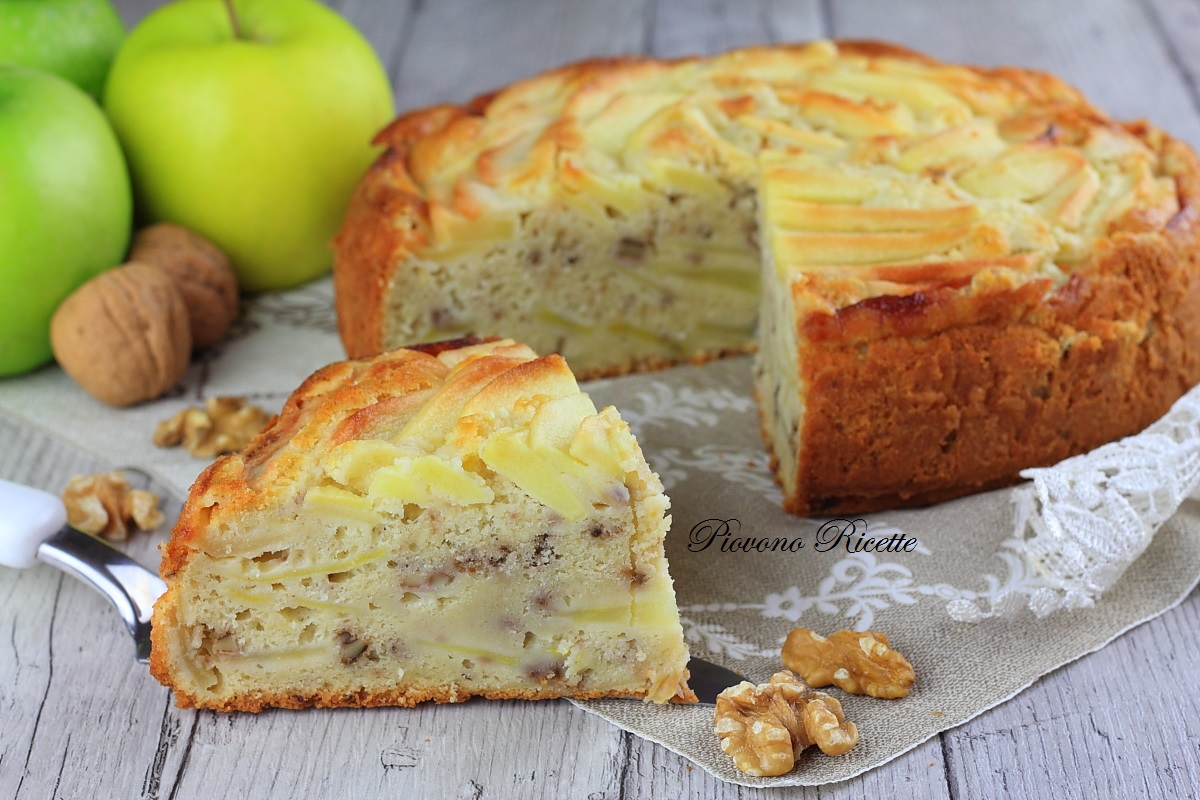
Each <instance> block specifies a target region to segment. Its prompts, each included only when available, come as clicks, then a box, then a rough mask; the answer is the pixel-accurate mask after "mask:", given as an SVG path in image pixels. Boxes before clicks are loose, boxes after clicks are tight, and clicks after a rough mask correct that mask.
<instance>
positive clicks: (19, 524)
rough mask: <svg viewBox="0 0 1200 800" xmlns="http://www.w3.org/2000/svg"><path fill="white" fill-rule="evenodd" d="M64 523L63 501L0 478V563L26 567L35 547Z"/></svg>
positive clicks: (34, 555)
mask: <svg viewBox="0 0 1200 800" xmlns="http://www.w3.org/2000/svg"><path fill="white" fill-rule="evenodd" d="M66 524H67V509H66V508H65V507H64V506H63V503H62V500H60V499H58V498H57V497H55V496H54V495H52V494H50V493H49V492H43V491H42V490H41V489H34V488H32V487H29V486H22V485H21V484H19V483H12V482H11V481H5V480H0V564H3V565H4V566H6V567H15V568H17V569H25V568H27V567H32V566H33V565H34V564H36V563H37V561H38V557H37V555H38V547H40V546H41V544H42V542H44V541H46V540H47V539H49V538H50V537H52V536H54V534H56V533H58V532H59V530H60V529H61V528H62V527H63V526H64V525H66Z"/></svg>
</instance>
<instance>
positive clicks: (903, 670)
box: [783, 628, 916, 700]
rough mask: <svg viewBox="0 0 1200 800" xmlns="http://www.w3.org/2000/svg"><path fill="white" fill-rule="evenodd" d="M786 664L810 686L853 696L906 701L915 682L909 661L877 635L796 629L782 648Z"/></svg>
mask: <svg viewBox="0 0 1200 800" xmlns="http://www.w3.org/2000/svg"><path fill="white" fill-rule="evenodd" d="M783 664H784V666H786V667H787V668H788V669H790V670H792V671H793V672H795V673H796V674H798V675H799V676H800V677H802V678H803V679H804V680H805V681H807V682H808V684H809V685H811V686H818V687H819V686H829V685H830V684H833V685H834V686H836V687H838V688H839V689H841V690H842V691H843V692H849V693H850V694H866V695H870V696H871V697H879V698H884V699H889V700H891V699H895V698H898V697H907V696H908V690H909V689H910V688H911V687H912V685H913V682H914V681H915V680H916V672H914V670H913V668H912V664H910V663H908V659H906V658H905V657H904V656H902V655H901V654H900V653H898V652H897V651H895V650H893V649H892V648H891V647H890V646H889V644H888V638H887V637H886V636H884V635H883V634H882V633H879V632H878V631H863V632H860V631H849V630H843V631H838V632H837V633H835V634H832V635H830V636H829V637H824V636H821V635H820V634H817V633H814V632H813V631H810V630H808V629H807V628H796V629H795V630H794V631H792V632H791V633H789V634H788V637H787V641H786V642H784V645H783Z"/></svg>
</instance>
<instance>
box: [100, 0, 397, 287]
mask: <svg viewBox="0 0 1200 800" xmlns="http://www.w3.org/2000/svg"><path fill="white" fill-rule="evenodd" d="M104 106H105V109H106V110H107V111H108V114H109V117H110V118H111V119H112V122H113V126H114V127H115V128H116V131H117V135H118V136H119V137H120V139H121V143H122V144H123V145H124V147H125V153H126V156H127V157H128V159H129V164H130V171H131V172H132V175H133V185H134V197H135V202H136V204H137V206H138V210H139V214H140V215H141V216H144V217H146V220H147V221H152V222H158V221H167V222H175V223H178V224H181V225H184V226H186V227H189V228H192V229H193V230H195V231H197V232H198V233H200V234H201V235H203V236H205V237H207V238H209V239H211V240H212V241H213V242H215V243H216V244H217V245H219V246H220V247H221V248H222V249H224V250H225V252H226V253H228V254H229V256H230V260H231V262H232V263H233V267H234V271H235V272H236V273H237V275H238V279H239V282H240V284H241V286H242V288H243V289H244V290H248V291H261V290H266V289H279V288H285V287H288V286H293V285H296V284H299V283H303V282H305V281H308V280H310V279H312V278H314V277H317V276H318V275H321V274H322V273H324V272H325V271H327V270H328V269H329V267H330V265H331V263H332V259H333V256H332V251H331V249H330V244H329V242H330V240H331V239H332V238H333V235H334V233H335V232H336V231H337V228H338V226H339V225H340V223H341V219H342V216H343V214H344V213H345V208H346V204H347V203H348V202H349V199H350V195H351V193H352V191H353V188H354V185H355V184H356V183H357V181H358V179H359V178H360V177H361V176H362V173H363V171H364V170H365V169H366V168H367V166H368V165H369V164H370V163H371V161H372V159H373V158H374V156H375V155H376V150H375V148H373V146H372V145H371V138H372V137H373V135H374V134H375V132H376V131H377V130H378V129H379V128H380V127H382V126H383V125H384V124H385V123H386V122H387V121H388V120H389V119H390V118H391V116H392V113H393V108H392V94H391V89H390V87H389V84H388V79H387V75H386V74H385V72H384V70H383V67H382V66H381V65H380V63H379V59H378V58H377V57H376V56H375V53H374V51H372V49H371V46H370V45H369V44H368V43H367V41H366V40H365V39H364V38H363V37H362V35H361V34H360V33H359V32H358V31H357V30H355V29H354V27H353V26H351V25H350V24H349V23H348V22H346V21H345V20H344V19H342V18H341V17H340V16H338V15H337V14H336V13H335V12H333V11H331V10H330V9H328V8H326V7H324V6H322V5H320V4H319V3H317V2H315V1H314V0H178V2H175V3H171V4H170V5H167V6H164V7H162V8H160V9H159V10H157V11H155V12H154V13H153V14H151V15H150V16H148V17H147V18H146V19H144V20H143V21H142V22H141V24H140V25H138V26H137V27H136V28H135V29H134V30H133V31H131V32H130V34H129V35H128V36H127V37H126V38H125V42H124V44H122V46H121V49H120V51H118V53H117V57H116V59H115V61H114V62H113V66H112V70H111V71H110V73H109V78H108V86H107V88H106V90H105V94H104Z"/></svg>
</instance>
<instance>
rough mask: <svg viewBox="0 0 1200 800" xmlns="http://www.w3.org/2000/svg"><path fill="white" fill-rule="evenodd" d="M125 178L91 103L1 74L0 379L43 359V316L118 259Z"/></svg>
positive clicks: (45, 81)
mask: <svg viewBox="0 0 1200 800" xmlns="http://www.w3.org/2000/svg"><path fill="white" fill-rule="evenodd" d="M132 217H133V200H132V196H131V192H130V186H129V174H128V172H127V170H126V168H125V160H124V158H123V157H122V155H121V147H120V145H119V144H118V143H117V138H116V136H114V135H113V131H112V129H111V128H110V127H109V124H108V120H106V119H105V118H104V114H103V113H102V112H101V111H100V108H99V107H98V106H97V105H96V104H95V103H94V102H93V101H92V99H91V98H90V97H88V96H87V95H86V94H84V93H83V92H82V91H81V90H80V89H78V88H77V87H75V86H74V85H73V84H70V83H68V82H67V81H65V80H63V79H61V78H59V77H57V76H55V75H51V74H50V73H48V72H42V71H40V70H33V69H28V68H25V67H11V66H10V67H5V66H0V375H13V374H16V373H19V372H23V371H25V370H29V369H32V368H33V367H36V366H38V365H39V364H42V363H45V362H46V361H49V360H50V356H51V353H50V317H51V316H52V315H53V314H54V309H55V308H57V307H58V304H59V303H60V302H62V300H63V299H64V298H65V297H66V296H67V295H68V294H70V293H71V292H72V291H74V289H75V287H77V286H79V285H80V284H81V283H83V282H84V281H86V280H88V279H89V278H91V277H93V276H95V275H97V274H99V273H100V272H102V271H103V270H105V269H107V268H109V267H113V266H116V265H117V264H119V263H120V262H121V260H122V258H123V257H124V256H125V248H126V247H127V246H128V244H129V234H130V228H131V225H132Z"/></svg>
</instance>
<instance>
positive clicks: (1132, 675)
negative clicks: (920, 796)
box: [945, 592, 1200, 800]
mask: <svg viewBox="0 0 1200 800" xmlns="http://www.w3.org/2000/svg"><path fill="white" fill-rule="evenodd" d="M1197 631H1200V593H1197V592H1194V593H1193V594H1192V595H1191V596H1190V597H1189V598H1188V599H1187V600H1186V601H1185V602H1184V603H1183V605H1182V606H1180V607H1179V608H1178V609H1175V610H1174V611H1171V612H1169V613H1167V614H1165V615H1163V616H1162V617H1160V618H1158V619H1156V620H1153V621H1151V622H1149V623H1147V624H1146V625H1144V626H1142V627H1140V628H1138V629H1136V630H1134V631H1132V632H1130V633H1128V634H1126V635H1125V636H1123V637H1121V638H1119V639H1117V640H1116V641H1115V642H1113V643H1112V644H1110V645H1109V646H1108V647H1106V648H1104V649H1103V650H1101V651H1099V652H1098V653H1093V654H1092V655H1090V656H1086V657H1085V658H1083V659H1081V660H1080V661H1078V662H1076V663H1074V664H1072V665H1070V666H1068V667H1065V668H1063V669H1061V670H1058V671H1057V672H1055V673H1053V674H1051V675H1049V676H1047V677H1046V678H1044V679H1042V680H1041V681H1039V682H1038V683H1036V684H1034V685H1033V686H1032V687H1031V688H1030V689H1028V690H1027V691H1025V692H1024V693H1022V694H1021V695H1020V696H1019V697H1017V698H1015V699H1014V700H1012V701H1011V702H1008V703H1005V704H1004V705H1002V706H1000V707H998V708H996V709H993V710H992V711H990V712H988V713H986V714H984V715H982V716H981V717H979V718H978V719H976V720H973V721H972V722H969V723H967V724H966V725H964V726H962V727H961V728H958V729H956V730H953V731H950V732H948V733H947V734H945V739H946V744H947V748H946V749H947V763H948V766H949V767H950V771H951V774H952V776H953V778H954V779H955V781H956V782H957V788H958V793H959V796H962V797H1001V796H1008V797H1024V796H1029V797H1035V796H1038V794H1039V793H1040V792H1044V791H1046V789H1047V788H1049V787H1054V788H1055V790H1056V792H1057V796H1059V797H1063V798H1080V800H1086V799H1087V798H1096V797H1153V798H1181V797H1194V796H1195V793H1196V792H1197V791H1200V727H1198V726H1197V724H1196V720H1197V719H1200V670H1197V667H1196V665H1197V664H1198V663H1200V637H1197Z"/></svg>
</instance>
